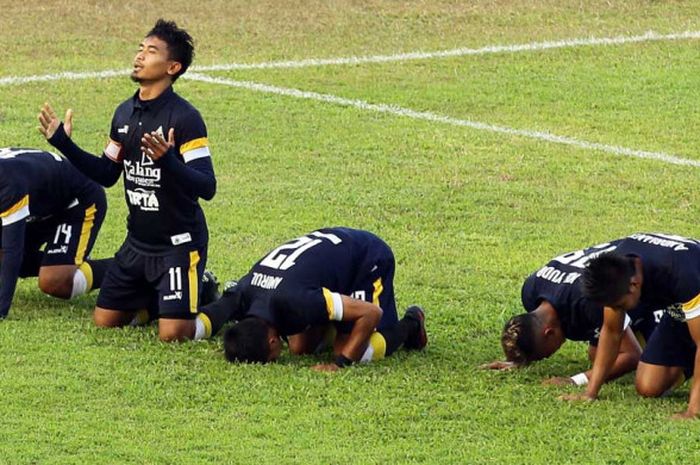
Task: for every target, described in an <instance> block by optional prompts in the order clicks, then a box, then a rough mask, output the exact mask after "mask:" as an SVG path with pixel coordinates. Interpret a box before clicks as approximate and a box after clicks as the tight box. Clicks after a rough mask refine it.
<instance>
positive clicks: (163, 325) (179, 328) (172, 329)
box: [158, 317, 197, 342]
mask: <svg viewBox="0 0 700 465" xmlns="http://www.w3.org/2000/svg"><path fill="white" fill-rule="evenodd" d="M196 326H197V324H196V320H185V319H176V318H163V317H161V318H160V319H159V320H158V337H159V338H160V340H161V341H163V342H179V341H185V340H188V339H194V338H195V332H196V329H197V328H196Z"/></svg>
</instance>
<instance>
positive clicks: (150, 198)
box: [126, 187, 160, 212]
mask: <svg viewBox="0 0 700 465" xmlns="http://www.w3.org/2000/svg"><path fill="white" fill-rule="evenodd" d="M126 193H127V195H128V196H129V203H131V205H133V206H135V207H139V208H140V209H141V210H142V211H146V212H157V211H160V204H159V203H158V197H156V192H155V191H149V190H146V189H142V188H140V187H138V188H136V189H134V190H131V189H127V190H126Z"/></svg>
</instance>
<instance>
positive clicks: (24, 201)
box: [0, 194, 29, 218]
mask: <svg viewBox="0 0 700 465" xmlns="http://www.w3.org/2000/svg"><path fill="white" fill-rule="evenodd" d="M28 205H29V194H27V195H25V196H24V197H22V199H21V200H20V201H19V202H17V203H16V204H14V205H13V206H11V207H10V208H8V209H7V210H5V211H4V212H2V213H0V218H6V217H8V216H10V215H12V214H13V213H17V212H18V211H20V210H21V209H23V208H24V207H27V206H28Z"/></svg>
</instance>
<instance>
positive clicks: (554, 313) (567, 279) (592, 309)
mask: <svg viewBox="0 0 700 465" xmlns="http://www.w3.org/2000/svg"><path fill="white" fill-rule="evenodd" d="M617 242H619V241H614V242H612V243H610V244H603V246H595V247H589V248H587V249H585V250H581V251H576V252H571V253H568V254H564V255H561V256H559V257H555V258H554V259H552V260H551V261H550V262H549V263H547V264H546V265H545V266H544V267H542V268H540V269H539V270H538V271H536V272H535V273H533V274H531V275H530V276H529V277H528V278H527V279H526V280H525V282H524V283H523V287H522V291H521V298H522V303H523V307H524V308H525V310H526V311H527V313H523V314H520V315H516V316H514V317H513V318H511V319H510V320H508V322H507V323H506V324H505V327H504V328H503V333H502V335H501V345H502V347H503V351H504V353H505V356H506V361H504V362H493V363H490V364H488V365H485V366H484V367H485V368H491V369H500V370H503V369H510V368H515V367H518V366H523V365H527V364H529V363H531V362H534V361H537V360H541V359H543V358H547V357H549V356H551V355H553V354H554V353H555V352H556V351H557V350H559V348H560V347H561V345H562V344H563V343H564V342H565V341H566V340H572V341H585V342H588V357H589V360H590V361H591V363H593V362H594V360H595V358H596V354H597V352H598V340H599V337H600V332H601V327H602V325H603V314H604V312H603V305H601V304H599V303H596V302H593V301H591V300H590V299H587V298H585V297H584V296H583V291H582V289H581V285H580V279H579V278H580V277H581V274H582V272H583V269H584V267H585V266H586V264H587V263H588V261H589V260H590V259H592V258H594V257H596V256H597V255H599V254H600V253H601V252H603V251H606V250H607V251H609V250H613V249H614V248H615V247H616V244H617ZM658 313H659V312H657V314H655V313H653V312H650V311H646V310H645V309H644V308H638V309H635V310H633V311H632V312H630V314H629V315H627V316H626V317H625V322H624V325H623V329H622V334H621V342H620V347H619V349H618V350H617V354H616V356H615V361H614V364H613V366H612V367H611V370H610V371H609V373H608V374H607V377H606V381H609V380H612V379H615V378H617V377H619V376H622V375H624V374H625V373H628V372H631V371H634V370H635V368H636V367H637V364H638V362H639V359H640V356H641V354H642V348H641V346H640V343H639V341H638V338H639V339H641V340H642V341H645V340H648V339H649V338H650V337H651V334H652V332H653V331H654V328H655V327H656V322H657V320H658V318H659V317H660V315H658ZM591 373H592V372H591V370H588V371H584V372H582V373H579V374H575V375H573V376H571V377H568V376H565V377H553V378H550V379H548V380H546V381H545V382H546V383H548V384H560V385H561V384H577V385H584V384H587V383H588V379H589V377H590V376H591Z"/></svg>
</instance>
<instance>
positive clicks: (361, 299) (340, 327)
mask: <svg viewBox="0 0 700 465" xmlns="http://www.w3.org/2000/svg"><path fill="white" fill-rule="evenodd" d="M394 268H395V263H394V255H393V252H392V251H391V249H390V248H389V246H388V245H387V244H386V243H385V242H384V241H383V240H381V239H380V238H379V237H377V236H375V235H374V234H372V233H370V232H367V231H362V230H356V229H349V228H326V229H320V230H318V231H314V232H312V233H310V234H307V235H305V236H301V237H299V238H297V239H294V240H292V241H289V242H287V243H285V244H283V245H281V246H279V247H277V248H276V249H274V250H273V251H271V252H270V253H268V254H267V255H266V256H265V257H263V258H262V259H261V260H260V261H258V262H257V263H256V264H255V265H254V266H253V268H252V269H251V270H250V272H249V273H248V274H247V275H245V276H244V277H243V278H242V279H241V280H240V281H239V282H238V284H237V285H236V286H235V287H234V288H233V289H231V290H229V291H228V292H225V293H224V296H223V297H222V298H221V299H220V300H219V301H217V302H216V303H215V304H213V305H216V306H225V307H227V308H229V309H231V310H230V311H231V312H232V316H233V319H235V320H239V322H238V323H237V324H235V325H234V326H232V327H231V328H229V330H228V331H227V332H226V334H225V336H224V351H225V355H226V358H227V359H228V360H230V361H232V362H233V361H238V362H253V363H254V362H259V363H266V362H269V361H274V360H275V359H277V358H278V357H279V355H280V351H281V338H286V340H287V343H288V345H289V349H290V351H291V352H292V353H293V354H309V353H314V352H316V351H317V350H318V349H319V346H321V345H322V343H323V341H324V339H326V340H327V337H326V336H327V334H326V330H327V329H328V327H329V323H330V324H333V326H334V329H335V331H336V332H337V336H335V338H334V343H333V347H334V352H335V362H334V363H332V364H321V365H316V366H315V367H314V368H315V369H317V370H322V371H335V370H337V369H339V368H343V367H346V366H349V365H352V364H353V363H356V362H369V361H372V360H379V359H381V358H383V357H386V356H388V355H391V354H392V353H393V352H394V351H395V350H396V349H398V348H399V347H400V346H402V345H403V346H404V347H405V348H407V349H416V350H420V349H423V348H424V347H425V346H426V344H427V334H426V332H425V324H424V320H425V316H424V313H423V310H422V309H421V308H420V307H417V306H412V307H410V308H409V309H408V310H406V314H405V316H404V318H403V319H401V320H399V319H398V317H397V314H396V302H395V300H394V285H393V281H394ZM205 308H206V307H205Z"/></svg>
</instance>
